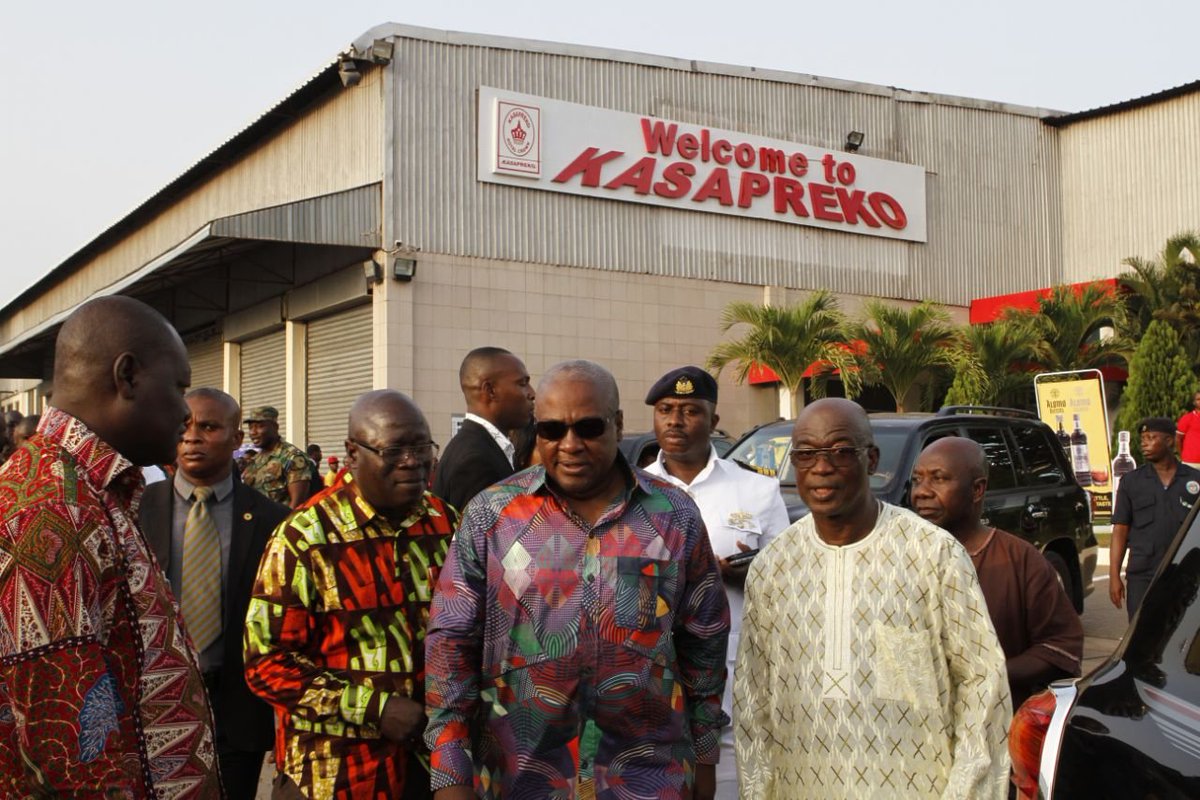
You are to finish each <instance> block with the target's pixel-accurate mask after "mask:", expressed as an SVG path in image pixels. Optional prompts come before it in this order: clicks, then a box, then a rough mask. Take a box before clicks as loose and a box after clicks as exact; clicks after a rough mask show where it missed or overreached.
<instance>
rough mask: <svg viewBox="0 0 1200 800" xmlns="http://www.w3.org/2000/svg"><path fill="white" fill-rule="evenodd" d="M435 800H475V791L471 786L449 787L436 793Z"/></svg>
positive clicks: (434, 794)
mask: <svg viewBox="0 0 1200 800" xmlns="http://www.w3.org/2000/svg"><path fill="white" fill-rule="evenodd" d="M433 800H475V790H474V789H472V788H471V787H470V786H447V787H446V788H445V789H438V790H437V791H436V792H434V793H433Z"/></svg>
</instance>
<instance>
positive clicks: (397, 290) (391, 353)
mask: <svg viewBox="0 0 1200 800" xmlns="http://www.w3.org/2000/svg"><path fill="white" fill-rule="evenodd" d="M388 261H389V262H390V261H391V256H389V257H388ZM419 266H420V265H419ZM383 272H384V275H385V276H386V275H388V274H390V263H389V264H388V265H385V268H384V271H383ZM419 280H421V273H420V269H418V271H417V274H416V276H415V277H414V278H413V280H412V281H397V280H393V279H392V278H388V277H385V278H384V279H383V280H382V281H381V282H380V283H378V284H376V285H375V287H374V291H373V292H372V309H371V312H372V315H373V318H372V323H371V325H372V331H373V332H374V337H373V347H372V352H373V354H374V370H373V376H372V377H373V387H374V388H376V389H397V390H399V391H401V392H404V393H405V394H408V395H411V394H412V393H413V388H414V387H415V386H416V365H415V359H414V358H413V348H414V347H415V346H416V332H415V331H414V329H413V306H414V301H413V297H414V295H415V291H414V289H413V283H414V282H415V281H419Z"/></svg>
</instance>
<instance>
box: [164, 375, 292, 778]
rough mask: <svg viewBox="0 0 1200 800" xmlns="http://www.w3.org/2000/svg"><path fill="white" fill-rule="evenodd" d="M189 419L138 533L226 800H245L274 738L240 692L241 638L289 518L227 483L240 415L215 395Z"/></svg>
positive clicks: (263, 714)
mask: <svg viewBox="0 0 1200 800" xmlns="http://www.w3.org/2000/svg"><path fill="white" fill-rule="evenodd" d="M186 399H187V404H188V408H189V409H190V411H191V416H190V417H189V419H188V425H187V431H186V433H185V434H184V436H183V440H182V441H181V442H180V443H179V450H178V469H177V470H176V473H175V478H174V480H170V481H160V482H159V483H156V484H153V485H151V486H149V487H147V489H146V492H145V494H144V495H143V497H142V506H141V512H140V514H141V525H142V530H143V531H144V532H145V534H146V539H147V540H148V541H149V543H150V547H151V548H152V549H153V550H154V555H155V557H156V558H157V559H158V564H159V566H160V567H162V569H163V570H164V571H165V572H166V573H167V579H168V580H169V581H170V582H171V588H172V589H173V590H174V592H175V596H176V597H178V598H179V599H180V600H179V602H180V607H181V609H182V611H183V619H184V625H185V626H186V627H187V630H188V634H189V635H190V636H191V637H192V642H193V644H195V646H196V651H197V652H198V653H199V654H200V670H201V672H202V673H203V675H204V684H205V686H206V687H207V688H208V693H209V699H210V702H211V704H212V709H213V716H214V717H215V719H216V729H217V736H216V747H217V757H218V759H219V761H220V765H221V776H222V780H223V782H224V784H225V789H226V791H227V793H228V797H229V798H230V800H243V798H244V799H245V800H253V798H254V795H255V793H256V791H257V788H258V776H259V772H260V770H261V769H262V763H263V757H264V755H265V754H266V752H267V751H268V750H270V749H271V746H272V743H273V739H274V734H273V729H272V718H271V708H270V706H268V705H267V704H266V703H264V702H263V701H262V700H260V699H258V697H256V696H255V695H253V694H251V692H250V689H249V688H248V687H247V686H246V678H245V674H244V669H243V664H242V632H243V631H244V629H245V624H246V607H247V605H249V602H250V592H251V589H252V588H253V586H254V578H255V575H256V574H257V572H258V562H259V559H260V558H261V557H262V553H263V550H264V549H265V548H266V545H267V541H268V540H269V539H270V536H271V531H273V530H274V529H275V526H277V525H278V524H279V523H280V522H281V521H282V520H283V519H284V517H286V516H287V515H288V513H289V512H290V509H288V508H287V507H286V506H283V505H280V504H279V503H276V502H274V501H273V500H270V499H268V498H267V497H266V496H264V495H263V494H261V493H259V492H256V491H255V490H253V489H251V488H249V487H247V486H245V485H243V484H242V483H241V482H240V481H238V480H237V478H236V477H235V476H234V475H233V451H234V450H236V449H237V448H238V447H239V446H240V445H241V443H242V426H241V409H240V408H239V407H238V404H237V401H236V400H234V399H233V398H232V397H230V396H229V395H227V394H225V393H224V392H222V391H219V390H217V389H208V388H202V389H196V390H194V391H192V392H189V393H188V395H187V398H186Z"/></svg>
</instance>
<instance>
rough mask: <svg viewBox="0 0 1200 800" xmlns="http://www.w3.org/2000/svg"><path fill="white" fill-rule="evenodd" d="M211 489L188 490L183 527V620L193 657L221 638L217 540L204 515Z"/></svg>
mask: <svg viewBox="0 0 1200 800" xmlns="http://www.w3.org/2000/svg"><path fill="white" fill-rule="evenodd" d="M212 493H213V490H212V487H211V486H197V487H196V488H194V489H193V490H192V508H191V510H190V511H188V517H187V523H186V524H184V526H183V576H182V582H181V586H180V591H181V593H182V595H183V597H182V603H181V604H182V607H183V619H184V622H185V623H186V624H187V629H188V633H190V634H191V635H192V643H193V644H194V645H195V646H196V652H197V653H203V652H204V650H205V649H206V648H207V647H208V646H209V645H210V644H212V643H213V641H214V640H215V639H216V638H217V637H218V636H220V635H221V539H220V536H219V535H218V534H217V524H216V523H215V522H213V518H212V515H210V514H209V513H208V504H207V500H208V498H210V497H212Z"/></svg>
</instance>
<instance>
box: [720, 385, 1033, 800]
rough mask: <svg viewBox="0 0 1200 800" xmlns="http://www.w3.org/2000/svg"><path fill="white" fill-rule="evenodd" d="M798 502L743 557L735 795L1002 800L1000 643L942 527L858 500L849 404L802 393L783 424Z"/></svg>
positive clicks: (862, 427)
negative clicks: (786, 522) (756, 550)
mask: <svg viewBox="0 0 1200 800" xmlns="http://www.w3.org/2000/svg"><path fill="white" fill-rule="evenodd" d="M791 460H792V465H793V466H794V467H795V470H796V488H797V490H798V491H799V492H800V497H801V498H802V499H803V500H804V502H805V503H806V504H807V505H808V508H809V511H810V512H811V513H810V514H809V515H808V516H807V517H804V518H803V519H801V520H799V521H798V522H796V523H795V524H793V525H792V526H791V527H789V528H788V529H787V530H785V531H784V532H783V533H782V534H780V535H779V537H778V538H777V539H775V540H774V541H773V542H771V544H769V545H768V546H767V547H766V549H764V550H763V551H762V553H760V554H759V555H758V557H757V558H755V559H754V562H753V563H752V564H751V565H750V574H749V575H748V576H747V578H746V605H745V611H744V613H743V615H742V635H741V643H740V648H739V650H738V659H737V669H736V670H735V672H734V674H735V676H736V677H735V678H734V685H733V707H734V712H733V715H734V726H735V727H734V738H735V742H736V745H737V762H738V770H739V773H740V779H741V797H742V798H744V800H774V799H778V800H787V799H789V798H805V797H822V798H859V797H904V798H913V797H927V798H943V799H948V798H961V799H962V800H967V798H971V800H976V799H979V800H984V799H986V798H992V800H1003V798H1004V797H1005V796H1006V795H1007V791H1008V750H1007V748H1006V747H1005V738H1006V736H1007V734H1008V723H1009V720H1010V718H1011V716H1012V710H1011V706H1010V703H1009V694H1008V681H1007V680H1006V678H1005V673H1004V652H1003V651H1002V650H1001V649H1000V643H999V642H998V641H997V640H996V633H995V631H994V630H993V629H992V622H991V620H990V619H989V617H988V611H987V606H986V604H985V603H984V599H983V593H982V592H981V591H980V589H979V581H978V580H977V579H976V577H975V567H974V566H972V564H971V559H970V557H969V556H968V555H967V552H966V550H964V549H963V547H962V545H961V544H959V543H958V542H957V541H956V540H955V539H954V537H953V536H951V535H950V534H949V533H947V532H946V531H944V530H942V529H941V528H939V527H937V526H936V525H934V524H933V523H931V522H926V521H925V520H923V519H921V518H920V517H918V516H917V515H916V514H913V513H912V512H911V511H906V510H905V509H902V508H898V507H896V506H891V505H888V504H887V503H882V502H880V501H878V500H876V499H875V497H874V496H873V495H872V494H871V484H870V475H871V473H872V472H874V471H875V467H876V465H877V464H878V462H879V448H877V447H876V446H875V444H874V442H873V440H872V435H871V424H870V422H869V421H868V419H867V415H866V413H864V412H863V410H862V408H861V407H860V406H858V405H857V404H856V403H853V402H851V401H849V400H844V399H841V398H832V399H827V400H818V401H817V402H815V403H813V404H812V405H809V406H807V407H805V409H804V410H803V411H802V412H800V415H799V416H798V417H796V426H795V429H794V430H793V432H792V449H791Z"/></svg>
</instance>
